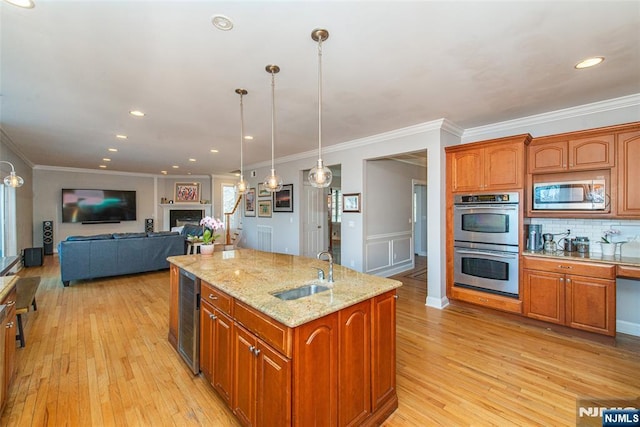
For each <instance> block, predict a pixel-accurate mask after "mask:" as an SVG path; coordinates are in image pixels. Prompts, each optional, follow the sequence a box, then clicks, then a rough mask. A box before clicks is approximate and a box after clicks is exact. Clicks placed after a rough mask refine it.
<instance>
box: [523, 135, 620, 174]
mask: <svg viewBox="0 0 640 427" xmlns="http://www.w3.org/2000/svg"><path fill="white" fill-rule="evenodd" d="M572 136H573V138H571V136H569V137H568V138H567V135H566V134H565V135H563V136H561V137H558V136H554V137H544V138H535V139H534V140H533V141H532V142H531V145H530V146H529V162H528V167H529V173H534V174H538V173H551V172H565V171H570V170H571V171H578V170H590V169H608V168H612V167H614V166H615V135H614V134H613V133H609V134H600V135H591V136H586V137H580V135H579V134H578V133H576V134H572ZM559 138H560V139H559ZM565 138H567V139H565Z"/></svg>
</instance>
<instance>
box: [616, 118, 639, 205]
mask: <svg viewBox="0 0 640 427" xmlns="http://www.w3.org/2000/svg"><path fill="white" fill-rule="evenodd" d="M617 148H618V196H617V197H618V212H617V214H618V215H619V216H621V217H628V216H633V217H640V191H639V190H638V184H639V183H640V131H635V132H627V133H621V134H619V135H617Z"/></svg>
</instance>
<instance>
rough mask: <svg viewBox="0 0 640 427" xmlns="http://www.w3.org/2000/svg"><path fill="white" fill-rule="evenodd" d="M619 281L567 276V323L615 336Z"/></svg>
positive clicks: (574, 326) (578, 327)
mask: <svg viewBox="0 0 640 427" xmlns="http://www.w3.org/2000/svg"><path fill="white" fill-rule="evenodd" d="M615 299H616V282H615V280H608V279H596V278H591V277H583V276H574V275H568V276H567V302H566V305H567V309H566V310H567V326H571V327H572V328H577V329H583V330H585V331H590V332H598V333H601V334H606V335H611V336H614V335H615V333H616V313H615V311H616V301H615Z"/></svg>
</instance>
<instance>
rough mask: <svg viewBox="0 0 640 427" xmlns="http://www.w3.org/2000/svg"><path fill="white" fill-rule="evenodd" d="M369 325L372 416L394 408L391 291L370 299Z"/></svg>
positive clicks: (393, 317)
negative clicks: (382, 409) (380, 410)
mask: <svg viewBox="0 0 640 427" xmlns="http://www.w3.org/2000/svg"><path fill="white" fill-rule="evenodd" d="M371 321H372V322H371V323H372V326H373V327H372V331H371V333H372V335H371V343H372V347H373V348H372V357H371V364H372V371H371V388H372V396H373V411H374V412H376V411H377V410H379V409H380V408H381V407H382V406H384V405H387V404H390V402H392V403H393V402H395V405H397V394H396V293H395V291H390V292H387V293H385V294H382V295H379V296H377V297H375V298H374V300H373V313H372V316H371Z"/></svg>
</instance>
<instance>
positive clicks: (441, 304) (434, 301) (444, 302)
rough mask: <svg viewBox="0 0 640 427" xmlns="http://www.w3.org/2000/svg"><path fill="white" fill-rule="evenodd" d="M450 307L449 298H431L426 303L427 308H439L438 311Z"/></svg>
mask: <svg viewBox="0 0 640 427" xmlns="http://www.w3.org/2000/svg"><path fill="white" fill-rule="evenodd" d="M448 305H449V298H447V297H442V298H435V297H430V296H428V297H427V301H426V306H427V307H433V308H437V309H438V310H442V309H443V308H445V307H446V306H448Z"/></svg>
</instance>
